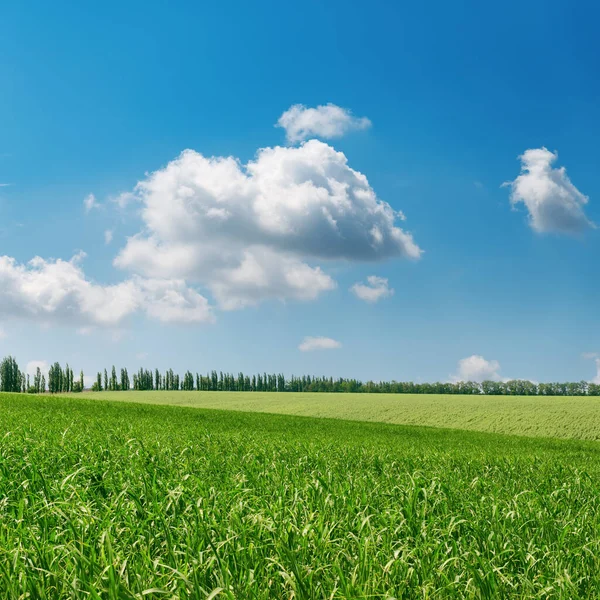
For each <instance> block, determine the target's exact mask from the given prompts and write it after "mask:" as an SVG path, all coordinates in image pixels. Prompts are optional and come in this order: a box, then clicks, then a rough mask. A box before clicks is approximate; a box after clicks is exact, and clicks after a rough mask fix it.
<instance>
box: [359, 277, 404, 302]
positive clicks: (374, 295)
mask: <svg viewBox="0 0 600 600" xmlns="http://www.w3.org/2000/svg"><path fill="white" fill-rule="evenodd" d="M350 291H351V292H352V293H353V294H354V295H355V296H356V297H357V298H360V299H361V300H364V301H365V302H371V303H375V302H378V301H379V300H381V299H382V298H388V297H389V296H393V295H394V290H393V288H390V287H389V285H388V280H387V279H386V278H385V277H377V276H376V275H369V277H367V283H366V284H365V283H362V282H361V283H355V284H354V285H353V286H352V287H351V288H350Z"/></svg>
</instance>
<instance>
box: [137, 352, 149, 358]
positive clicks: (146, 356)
mask: <svg viewBox="0 0 600 600" xmlns="http://www.w3.org/2000/svg"><path fill="white" fill-rule="evenodd" d="M135 357H136V358H137V359H138V360H146V359H147V358H148V353H147V352H138V353H137V354H136V355H135Z"/></svg>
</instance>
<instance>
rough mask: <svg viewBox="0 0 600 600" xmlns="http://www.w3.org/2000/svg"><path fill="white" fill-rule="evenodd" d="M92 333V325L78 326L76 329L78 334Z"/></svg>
mask: <svg viewBox="0 0 600 600" xmlns="http://www.w3.org/2000/svg"><path fill="white" fill-rule="evenodd" d="M92 333H94V328H93V327H80V328H79V329H78V330H77V334H78V335H91V334H92Z"/></svg>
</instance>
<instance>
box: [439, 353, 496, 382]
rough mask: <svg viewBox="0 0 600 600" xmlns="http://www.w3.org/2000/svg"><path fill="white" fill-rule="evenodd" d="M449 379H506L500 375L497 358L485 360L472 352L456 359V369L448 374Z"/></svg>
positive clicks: (454, 380) (453, 380)
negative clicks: (465, 356)
mask: <svg viewBox="0 0 600 600" xmlns="http://www.w3.org/2000/svg"><path fill="white" fill-rule="evenodd" d="M450 381H452V382H453V383H457V382H459V381H473V382H476V383H481V382H482V381H506V378H504V377H501V376H500V363H499V362H498V361H497V360H486V359H485V358H483V356H480V355H478V354H472V355H471V356H468V357H467V358H462V359H461V360H459V361H458V369H457V371H456V373H455V374H454V375H451V376H450Z"/></svg>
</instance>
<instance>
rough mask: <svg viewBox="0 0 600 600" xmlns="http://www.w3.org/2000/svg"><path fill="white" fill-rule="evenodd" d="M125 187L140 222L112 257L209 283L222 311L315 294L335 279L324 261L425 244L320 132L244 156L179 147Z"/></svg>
mask: <svg viewBox="0 0 600 600" xmlns="http://www.w3.org/2000/svg"><path fill="white" fill-rule="evenodd" d="M132 193H133V194H134V196H135V200H136V201H137V203H138V205H139V206H140V207H141V210H140V216H141V220H142V225H143V227H142V228H141V230H140V232H139V233H138V234H136V235H134V236H132V237H129V238H128V240H127V242H126V245H125V247H124V248H122V249H121V251H120V252H119V254H118V256H117V257H116V259H115V261H114V264H115V265H116V266H117V267H119V268H122V269H127V270H129V271H132V272H133V273H137V274H139V275H142V276H145V277H163V278H173V277H174V278H180V279H185V280H186V281H190V282H193V283H197V284H201V285H203V286H206V287H207V288H208V289H209V290H210V291H211V292H212V294H213V296H214V298H215V299H216V302H217V305H218V307H219V308H221V309H222V310H234V309H239V308H243V307H245V306H250V305H256V304H258V303H260V302H262V301H263V300H267V299H278V300H314V299H315V298H317V297H318V296H319V295H320V294H322V293H323V292H326V291H329V290H332V289H334V288H335V287H336V285H337V284H336V282H335V281H334V280H333V279H332V278H331V276H330V275H328V274H327V273H326V272H325V271H324V270H323V263H332V262H334V261H337V262H340V261H341V262H347V263H353V262H376V261H382V260H386V259H392V258H410V259H418V258H419V257H420V256H421V252H422V251H421V249H420V248H419V247H418V246H417V244H416V243H415V242H414V240H413V238H412V235H411V234H410V233H408V232H406V231H404V230H403V229H401V228H400V227H398V225H397V221H396V220H397V219H398V218H399V217H398V214H399V213H398V212H397V211H395V210H393V209H392V207H391V206H390V205H389V204H388V203H387V202H384V201H382V200H380V199H379V198H378V197H377V195H376V194H375V192H374V190H373V189H372V188H371V186H370V185H369V182H368V180H367V178H366V177H365V176H364V175H363V174H362V173H359V172H358V171H355V170H354V169H352V168H350V167H349V165H348V161H347V158H346V156H345V155H344V154H343V153H342V152H338V151H336V150H335V149H334V148H332V147H331V146H329V145H328V144H325V143H323V142H320V141H318V140H310V141H308V142H305V143H303V144H302V145H301V146H298V147H287V148H285V147H279V146H277V147H274V148H263V149H261V150H259V152H258V154H257V155H256V158H255V159H254V160H252V161H250V162H249V163H248V164H246V165H242V164H241V163H240V162H239V161H238V160H236V159H235V158H233V157H205V156H203V155H202V154H200V153H198V152H195V151H193V150H185V151H184V152H182V153H181V154H180V155H179V157H177V158H176V159H174V160H173V161H171V162H170V163H168V164H167V166H166V167H164V168H162V169H159V170H157V171H155V172H154V173H151V174H149V175H148V176H147V177H146V178H145V179H144V180H142V181H140V182H139V183H138V184H137V186H136V187H135V189H134V191H133V192H132ZM319 263H320V264H319Z"/></svg>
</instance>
